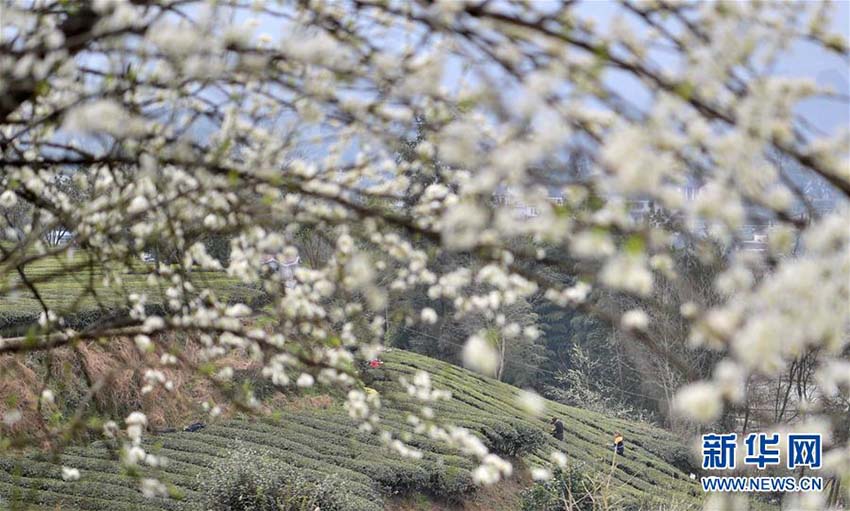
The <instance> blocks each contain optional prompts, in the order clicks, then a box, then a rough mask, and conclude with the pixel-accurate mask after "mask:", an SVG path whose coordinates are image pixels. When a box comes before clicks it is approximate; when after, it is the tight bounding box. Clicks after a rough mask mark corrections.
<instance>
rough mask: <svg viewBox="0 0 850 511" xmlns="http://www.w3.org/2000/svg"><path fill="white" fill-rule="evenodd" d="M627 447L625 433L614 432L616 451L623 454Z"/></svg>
mask: <svg viewBox="0 0 850 511" xmlns="http://www.w3.org/2000/svg"><path fill="white" fill-rule="evenodd" d="M625 449H626V446H625V444H623V435H621V434H620V433H614V452H615V453H617V454H619V455H621V456H622V454H623V451H624V450H625Z"/></svg>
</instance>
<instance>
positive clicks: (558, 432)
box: [549, 417, 564, 440]
mask: <svg viewBox="0 0 850 511" xmlns="http://www.w3.org/2000/svg"><path fill="white" fill-rule="evenodd" d="M549 422H550V423H552V436H553V437H555V438H557V439H558V440H563V439H564V423H563V422H561V419H558V418H557V417H552V420H550V421H549Z"/></svg>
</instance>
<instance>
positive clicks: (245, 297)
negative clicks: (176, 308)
mask: <svg viewBox="0 0 850 511" xmlns="http://www.w3.org/2000/svg"><path fill="white" fill-rule="evenodd" d="M90 257H91V256H90V254H89V253H88V252H86V251H84V250H79V249H76V250H69V251H67V252H66V253H62V254H60V255H55V256H51V257H45V258H42V259H38V260H36V261H34V262H31V263H30V264H27V265H26V266H25V268H24V270H23V271H24V275H26V277H27V280H28V281H29V282H30V284H32V285H33V286H34V287H35V288H36V290H37V291H38V295H39V297H40V298H41V299H42V300H43V301H44V303H45V304H46V305H47V306H49V307H50V308H51V309H52V310H54V311H56V312H58V313H60V314H62V315H63V319H64V320H65V321H66V323H67V324H68V325H69V326H71V327H73V328H77V329H80V328H82V327H84V326H87V325H88V324H90V323H93V322H95V321H97V320H99V319H101V318H103V317H104V316H109V315H113V314H118V315H120V314H121V311H122V310H124V309H126V308H127V307H128V306H129V305H128V304H127V302H126V297H127V296H128V295H129V294H130V293H139V294H145V295H146V296H147V303H148V308H149V309H150V310H149V312H151V313H156V308H157V307H161V306H162V304H163V303H165V297H164V295H163V291H164V290H163V289H160V288H158V287H154V286H151V285H149V284H148V282H147V277H148V274H149V272H150V271H151V267H152V266H153V263H145V262H142V261H141V260H137V259H131V260H129V261H127V262H126V263H125V264H123V265H122V266H120V267H115V268H114V269H115V271H114V272H106V271H104V266H103V265H101V264H100V263H99V262H97V261H93V260H90ZM107 273H111V274H110V275H107ZM115 277H118V279H120V281H116V279H115ZM187 278H188V280H189V281H190V282H192V283H193V284H194V286H195V288H196V289H211V290H214V291H215V292H216V293H217V294H218V295H219V297H220V298H222V299H225V300H229V299H233V300H238V301H241V302H245V303H256V302H257V300H261V298H262V296H261V295H262V293H261V292H260V291H259V289H258V288H256V287H250V286H246V285H244V284H242V283H241V282H240V281H239V280H238V279H235V278H233V277H229V276H228V275H227V273H225V272H224V271H192V272H190V273H189V274H188V275H187ZM0 298H2V299H0V334H2V335H4V336H14V335H22V334H23V333H24V332H25V331H26V329H27V328H28V327H29V326H31V325H33V324H34V323H36V321H37V320H38V317H39V314H40V313H41V311H42V306H41V304H40V303H39V301H38V300H37V299H36V298H35V296H34V295H33V293H32V292H31V291H30V290H29V289H28V288H27V287H26V286H24V285H23V282H22V280H21V278H20V276H18V275H17V274H16V273H13V274H12V275H11V276H10V277H9V278H8V279H6V280H4V281H3V282H0Z"/></svg>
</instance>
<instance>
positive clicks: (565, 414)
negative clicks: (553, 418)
mask: <svg viewBox="0 0 850 511" xmlns="http://www.w3.org/2000/svg"><path fill="white" fill-rule="evenodd" d="M384 360H385V365H384V367H383V368H382V369H381V370H378V371H375V372H374V374H370V375H369V376H370V379H371V380H372V381H371V383H370V385H371V386H372V387H374V388H376V389H378V390H379V391H380V392H381V393H382V395H383V396H384V398H383V399H384V402H385V406H384V408H383V409H382V413H381V415H382V417H383V420H384V421H385V423H387V424H389V425H391V426H392V427H393V428H394V429H396V430H397V431H408V432H409V431H410V425H409V424H407V422H406V415H407V414H406V411H405V409H404V408H405V406H413V405H412V403H409V402H407V401H405V400H396V399H394V398H395V397H400V394H402V393H404V392H405V390H404V388H402V387H401V386H400V385H399V384H398V378H399V377H400V376H405V375H407V376H408V377H410V376H412V375H413V374H414V373H415V372H416V371H417V370H420V369H423V370H426V371H428V372H429V373H430V374H431V375H432V381H433V384H434V386H435V388H438V389H446V390H450V391H451V392H452V394H453V399H452V400H451V401H443V402H439V403H437V404H435V405H434V406H433V408H434V409H435V411H436V412H437V414H438V416H439V417H441V418H443V419H446V420H449V421H451V422H453V423H455V424H457V425H461V426H464V427H466V428H468V429H470V430H472V431H474V432H476V433H477V434H478V435H479V436H481V437H482V438H483V439H484V440H485V442H486V443H487V444H488V445H489V446H490V447H491V448H493V449H496V450H499V451H502V453H503V454H510V453H511V452H512V451H513V450H517V451H519V452H520V455H519V456H520V457H521V458H522V461H523V462H524V464H525V465H526V466H541V465H546V464H547V463H548V462H547V459H548V457H549V454H550V453H551V452H552V451H553V450H555V449H558V450H562V451H564V452H566V454H567V455H568V457H569V460H570V463H571V464H572V465H574V466H580V467H581V470H583V471H587V472H591V473H603V474H609V473H610V481H611V482H610V485H609V489H610V491H611V492H612V493H613V494H616V495H617V496H618V498H622V499H624V500H618V502H620V505H618V507H620V506H621V505H622V504H623V503H624V502H631V503H635V504H641V505H644V506H649V505H652V506H653V507H657V506H658V505H664V504H670V503H673V502H675V503H676V504H677V506H678V507H677V509H684V508H686V507H687V505H688V504H690V503H692V504H694V505H698V503H699V500H698V498H697V495H699V493H698V491H697V489H698V487H697V485H696V484H695V483H694V482H692V481H691V480H690V479H689V477H688V474H687V472H685V471H683V470H681V469H679V468H676V466H675V465H680V466H684V465H683V464H684V463H686V461H685V458H686V456H685V453H686V449H685V447H684V446H682V445H681V444H680V443H678V442H677V441H676V440H675V439H674V438H673V437H672V436H671V435H669V434H668V433H666V432H664V431H662V430H660V429H657V428H653V427H650V426H648V425H645V424H638V423H631V422H628V421H623V420H618V419H613V418H610V417H606V416H602V415H599V414H595V413H590V412H587V411H584V410H581V409H578V408H572V407H567V406H563V405H560V404H557V403H553V402H547V405H546V408H547V409H546V416H548V415H550V414H552V415H558V416H559V417H561V418H562V419H563V421H564V423H565V426H566V438H565V441H564V442H558V441H556V440H555V439H553V438H551V437H550V436H548V434H546V433H545V432H546V431H547V430H548V425H547V424H546V422H545V420H544V418H539V419H534V418H530V417H528V416H527V415H526V414H524V412H523V411H522V409H521V407H520V406H519V404H518V401H517V396H518V394H519V392H520V391H519V390H518V389H516V388H514V387H511V386H509V385H506V384H503V383H500V382H496V381H494V380H491V379H489V378H485V377H481V376H479V375H476V374H473V373H470V372H469V371H466V370H464V369H461V368H458V367H455V366H452V365H449V364H446V363H443V362H439V361H436V360H433V359H429V358H427V357H423V356H420V355H416V354H413V353H409V352H403V351H392V352H390V353H387V354H386V356H385V358H384ZM405 403H407V404H405ZM615 431H620V432H622V433H624V435H625V437H626V440H627V446H628V447H627V451H626V456H623V457H621V458H620V459H618V460H617V463H616V466H614V467H611V453H610V450H609V449H608V442H609V440H610V438H611V437H612V435H613V433H614V432H615ZM532 440H536V442H535V441H532ZM540 441H542V443H539V442H540ZM524 442H530V443H529V444H528V445H532V446H533V449H531V450H530V451H529V452H525V451H526V450H527V449H524V447H525V445H524ZM409 443H410V444H412V445H414V446H416V447H417V448H419V449H421V450H422V451H423V452H424V458H423V459H422V460H419V461H414V460H409V459H404V458H401V457H400V456H398V455H396V454H393V453H391V452H389V451H387V450H386V449H384V448H382V447H381V444H380V441H379V440H378V438H376V437H375V435H370V434H367V433H363V432H360V431H358V430H357V428H356V426H355V424H354V423H353V422H352V421H351V420H350V419H349V418H348V416H347V414H346V412H345V410H344V409H343V408H342V406H341V404H340V403H334V404H332V405H331V406H329V407H328V408H326V409H320V408H300V409H295V408H291V407H290V408H285V409H283V410H280V413H279V414H277V417H276V418H275V420H272V419H263V420H254V419H238V418H237V419H228V420H221V421H219V422H217V423H215V424H210V425H208V426H207V427H206V428H204V429H202V430H201V431H199V432H194V433H189V432H175V433H167V434H160V435H152V436H150V437H148V439H147V445H146V448H147V449H148V450H149V451H150V452H154V453H157V454H159V455H162V456H164V457H165V458H167V459H168V460H169V463H168V464H167V465H166V466H165V467H163V468H160V469H157V470H156V471H154V470H153V469H145V471H143V472H140V473H138V474H135V477H143V476H145V475H146V474H148V473H149V474H150V475H155V476H157V477H158V478H160V479H161V480H162V481H164V482H166V483H167V484H168V486H169V491H170V492H171V493H172V494H174V495H176V496H179V499H165V498H145V497H144V496H142V494H141V492H140V491H139V490H138V486H139V484H138V482H137V481H132V480H130V478H129V477H130V476H128V475H127V474H125V473H124V472H123V471H122V469H121V468H120V466H119V463H118V462H117V460H116V453H115V452H114V451H113V450H111V449H109V446H107V445H106V444H105V443H103V442H98V443H95V444H93V445H91V446H88V447H74V448H71V449H69V450H67V451H66V452H65V454H63V455H62V457H61V459H59V460H48V459H44V458H41V457H39V456H38V455H35V454H34V455H30V456H27V457H26V458H8V457H7V458H5V459H0V497H2V499H3V501H4V502H5V505H6V506H10V507H11V506H16V505H17V506H20V507H21V508H23V509H27V508H30V507H33V508H36V509H41V508H45V509H47V508H49V509H57V508H58V509H83V510H107V509H108V510H119V511H120V510H128V511H129V510H136V509H139V510H195V509H201V506H202V503H203V493H202V492H203V490H204V488H205V487H209V484H208V479H209V477H210V476H209V474H210V473H211V472H215V471H216V470H218V471H219V472H220V470H221V467H222V466H223V464H226V463H227V460H228V459H229V458H231V457H232V456H233V453H235V452H243V453H244V452H262V453H265V455H266V456H269V457H271V458H274V459H275V461H276V463H282V464H283V465H284V466H288V467H292V468H293V469H294V470H296V471H297V472H298V473H299V474H303V475H304V477H306V478H308V479H310V480H314V481H322V480H326V478H327V477H328V476H329V475H331V476H332V477H333V479H332V480H331V484H330V485H329V486H331V487H333V491H334V492H336V494H337V505H338V509H350V510H358V511H361V510H362V511H370V510H373V511H378V510H380V509H383V507H384V503H385V502H386V501H388V499H389V498H390V497H399V496H405V495H419V496H423V498H427V499H428V500H429V501H432V502H443V503H446V502H459V501H463V500H468V499H470V498H472V496H473V495H474V492H475V486H474V485H473V484H472V481H471V477H470V470H471V469H473V468H474V463H473V461H472V460H470V459H468V457H464V456H461V455H460V453H458V452H456V451H453V450H452V449H450V448H448V447H446V446H445V445H443V444H441V443H436V442H433V441H431V440H428V439H427V438H422V437H421V436H416V435H414V436H411V437H410V439H409ZM62 465H65V466H69V467H76V468H78V469H80V473H81V478H80V480H79V481H74V482H65V481H63V480H62V469H61V467H62ZM224 466H226V465H224ZM326 482H327V481H326ZM205 485H206V486H205ZM0 504H2V502H0ZM0 507H4V508H5V506H2V505H0Z"/></svg>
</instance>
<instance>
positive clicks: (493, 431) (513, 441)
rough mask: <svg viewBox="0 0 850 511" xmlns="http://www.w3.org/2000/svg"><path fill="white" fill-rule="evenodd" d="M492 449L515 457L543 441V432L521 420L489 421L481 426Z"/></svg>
mask: <svg viewBox="0 0 850 511" xmlns="http://www.w3.org/2000/svg"><path fill="white" fill-rule="evenodd" d="M482 433H484V436H485V437H486V438H487V443H488V444H489V447H490V449H491V450H492V451H494V452H496V453H497V454H500V455H502V456H510V457H516V456H521V455H523V454H526V453H529V452H532V451H534V450H535V449H537V448H538V447H540V446H542V445H543V443H544V442H545V440H546V439H545V437H544V435H543V432H542V431H540V430H539V429H537V428H534V427H532V426H528V425H526V424H523V423H522V422H518V421H514V422H491V423H490V424H488V425H487V426H486V427H484V428H482Z"/></svg>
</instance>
